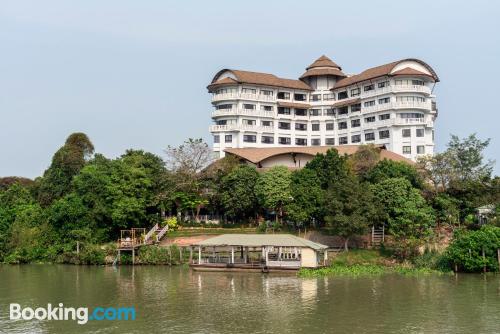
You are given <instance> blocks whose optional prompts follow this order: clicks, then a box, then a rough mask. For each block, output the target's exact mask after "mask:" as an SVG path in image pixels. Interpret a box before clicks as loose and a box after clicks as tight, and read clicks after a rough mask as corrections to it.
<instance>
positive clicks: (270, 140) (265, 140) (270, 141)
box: [260, 136, 274, 144]
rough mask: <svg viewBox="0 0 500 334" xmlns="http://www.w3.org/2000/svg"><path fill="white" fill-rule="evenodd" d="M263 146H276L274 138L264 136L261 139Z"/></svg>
mask: <svg viewBox="0 0 500 334" xmlns="http://www.w3.org/2000/svg"><path fill="white" fill-rule="evenodd" d="M260 141H261V142H262V144H274V137H272V136H262V137H261V138H260Z"/></svg>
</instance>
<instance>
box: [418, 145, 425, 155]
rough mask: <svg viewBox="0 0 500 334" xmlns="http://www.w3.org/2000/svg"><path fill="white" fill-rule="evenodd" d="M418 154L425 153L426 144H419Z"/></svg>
mask: <svg viewBox="0 0 500 334" xmlns="http://www.w3.org/2000/svg"><path fill="white" fill-rule="evenodd" d="M417 154H425V146H424V145H418V146H417Z"/></svg>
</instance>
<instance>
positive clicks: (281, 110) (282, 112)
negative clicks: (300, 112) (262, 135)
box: [278, 107, 290, 115]
mask: <svg viewBox="0 0 500 334" xmlns="http://www.w3.org/2000/svg"><path fill="white" fill-rule="evenodd" d="M278 115H290V108H285V107H278Z"/></svg>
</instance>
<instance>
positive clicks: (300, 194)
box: [285, 168, 325, 226]
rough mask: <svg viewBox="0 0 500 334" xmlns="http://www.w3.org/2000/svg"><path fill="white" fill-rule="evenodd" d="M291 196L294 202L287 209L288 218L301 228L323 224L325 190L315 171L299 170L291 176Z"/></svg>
mask: <svg viewBox="0 0 500 334" xmlns="http://www.w3.org/2000/svg"><path fill="white" fill-rule="evenodd" d="M290 194H291V197H292V198H293V200H292V201H291V202H290V203H288V204H287V205H286V207H285V212H286V216H287V218H288V219H289V220H290V221H292V222H294V223H296V224H297V225H298V226H301V225H303V224H305V223H308V224H310V223H312V222H313V221H314V222H318V223H319V222H322V221H323V218H324V216H325V215H324V210H323V204H324V196H325V194H324V190H323V189H321V181H320V179H319V178H318V175H317V174H316V172H315V171H313V170H311V169H306V168H303V169H299V170H297V171H294V172H293V173H292V176H291V183H290Z"/></svg>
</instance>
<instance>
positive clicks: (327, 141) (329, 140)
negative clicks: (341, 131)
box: [325, 138, 335, 145]
mask: <svg viewBox="0 0 500 334" xmlns="http://www.w3.org/2000/svg"><path fill="white" fill-rule="evenodd" d="M325 145H335V138H325Z"/></svg>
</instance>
